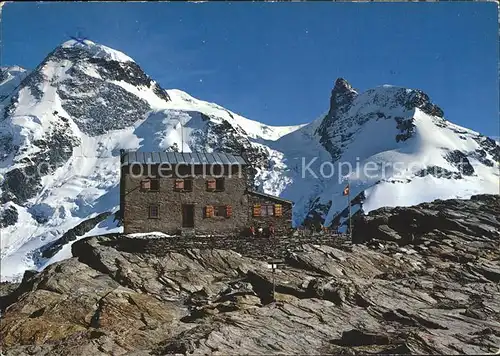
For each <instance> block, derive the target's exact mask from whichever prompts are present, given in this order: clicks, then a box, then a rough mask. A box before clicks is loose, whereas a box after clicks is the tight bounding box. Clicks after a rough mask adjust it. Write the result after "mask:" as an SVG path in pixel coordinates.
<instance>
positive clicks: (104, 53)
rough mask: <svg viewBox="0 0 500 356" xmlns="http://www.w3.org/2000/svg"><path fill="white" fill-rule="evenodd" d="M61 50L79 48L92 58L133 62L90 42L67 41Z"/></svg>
mask: <svg viewBox="0 0 500 356" xmlns="http://www.w3.org/2000/svg"><path fill="white" fill-rule="evenodd" d="M60 47H61V48H79V49H82V50H84V51H86V52H87V53H89V54H90V55H91V56H92V57H94V58H102V59H106V60H110V61H116V62H124V63H125V62H134V60H133V59H132V58H130V57H129V56H127V55H126V54H125V53H122V52H120V51H117V50H115V49H113V48H110V47H107V46H105V45H102V44H98V43H95V42H92V41H90V40H82V41H76V40H69V41H66V42H64V43H63V44H61V46H60Z"/></svg>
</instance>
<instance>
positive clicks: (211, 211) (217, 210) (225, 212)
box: [205, 205, 233, 218]
mask: <svg viewBox="0 0 500 356" xmlns="http://www.w3.org/2000/svg"><path fill="white" fill-rule="evenodd" d="M231 215H233V207H232V206H231V205H218V206H213V205H207V206H206V207H205V217H207V218H212V217H214V216H221V217H225V218H229V217H231Z"/></svg>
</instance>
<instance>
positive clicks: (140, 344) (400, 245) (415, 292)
mask: <svg viewBox="0 0 500 356" xmlns="http://www.w3.org/2000/svg"><path fill="white" fill-rule="evenodd" d="M499 217H500V196H498V195H478V196H473V197H472V198H471V199H470V200H446V201H435V202H433V203H426V204H421V205H418V206H414V207H410V208H402V207H399V208H383V209H378V210H375V211H372V212H371V213H370V214H368V215H365V216H360V217H358V218H356V219H354V230H353V235H354V239H355V240H354V241H355V242H356V243H355V244H352V243H350V241H348V240H347V239H345V238H344V237H342V236H312V237H307V238H306V237H299V236H290V237H286V238H285V237H283V238H276V239H275V240H273V239H271V240H268V239H265V240H264V239H262V240H259V241H258V242H256V243H255V244H252V243H251V242H250V241H247V240H239V242H236V240H230V239H229V240H225V242H221V241H218V242H217V243H214V242H212V245H210V244H211V242H210V240H206V241H204V242H201V240H200V241H198V240H189V242H188V241H187V240H176V239H180V238H173V237H165V236H161V235H151V236H122V235H119V234H112V235H105V236H98V237H90V238H86V239H83V240H79V241H77V242H75V243H74V244H73V245H72V253H73V256H74V257H73V258H71V259H69V260H64V261H61V262H58V263H55V264H53V265H50V266H49V267H47V268H46V269H45V270H43V271H42V272H40V273H36V272H26V273H25V275H24V278H23V280H22V282H21V283H20V284H19V285H12V284H8V283H5V284H2V285H1V286H0V291H1V293H0V295H1V309H2V316H1V329H0V334H1V345H2V348H3V351H2V352H3V353H4V354H5V355H92V356H93V355H125V354H127V355H166V354H203V355H206V354H220V355H229V354H351V355H353V354H361V353H382V354H389V353H392V354H394V353H397V354H487V353H490V354H491V353H496V352H498V351H499V350H498V347H499V345H500V323H499V320H500V234H499V231H500V219H499ZM206 239H210V238H206ZM252 246H253V248H252ZM255 246H257V247H255ZM266 246H267V248H266ZM270 246H271V247H272V248H269V247H270ZM256 248H257V249H258V251H261V253H260V255H259V254H256V253H255V251H256V250H255V249H256ZM272 251H273V252H274V255H273V256H270V257H267V256H266V255H267V254H268V252H269V253H270V252H272ZM271 257H272V258H273V259H276V258H278V259H279V260H278V269H277V270H276V271H275V273H274V274H273V272H272V270H271V269H269V268H268V262H269V258H271ZM273 281H274V288H275V298H274V299H273Z"/></svg>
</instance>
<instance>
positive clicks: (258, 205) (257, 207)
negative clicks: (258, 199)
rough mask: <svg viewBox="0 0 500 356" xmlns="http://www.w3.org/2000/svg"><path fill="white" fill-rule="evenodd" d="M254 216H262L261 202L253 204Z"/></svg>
mask: <svg viewBox="0 0 500 356" xmlns="http://www.w3.org/2000/svg"><path fill="white" fill-rule="evenodd" d="M253 216H260V204H255V205H254V206H253Z"/></svg>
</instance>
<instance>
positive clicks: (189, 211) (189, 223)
mask: <svg viewBox="0 0 500 356" xmlns="http://www.w3.org/2000/svg"><path fill="white" fill-rule="evenodd" d="M182 227H194V205H193V204H183V205H182Z"/></svg>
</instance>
